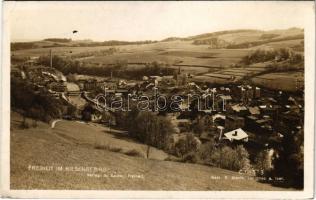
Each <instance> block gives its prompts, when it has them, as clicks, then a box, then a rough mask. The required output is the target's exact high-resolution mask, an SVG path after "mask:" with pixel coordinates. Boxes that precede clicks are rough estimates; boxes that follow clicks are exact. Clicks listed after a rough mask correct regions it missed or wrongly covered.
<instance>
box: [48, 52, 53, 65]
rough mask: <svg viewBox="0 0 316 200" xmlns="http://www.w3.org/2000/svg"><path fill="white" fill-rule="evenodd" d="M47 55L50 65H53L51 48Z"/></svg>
mask: <svg viewBox="0 0 316 200" xmlns="http://www.w3.org/2000/svg"><path fill="white" fill-rule="evenodd" d="M49 57H50V67H53V51H52V49H50V50H49Z"/></svg>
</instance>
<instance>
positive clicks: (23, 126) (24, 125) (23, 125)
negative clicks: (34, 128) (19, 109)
mask: <svg viewBox="0 0 316 200" xmlns="http://www.w3.org/2000/svg"><path fill="white" fill-rule="evenodd" d="M20 128H21V129H28V128H30V125H29V123H27V122H26V120H23V121H22V122H21V124H20Z"/></svg>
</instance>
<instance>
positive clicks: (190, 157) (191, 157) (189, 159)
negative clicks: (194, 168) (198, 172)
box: [182, 152, 198, 163]
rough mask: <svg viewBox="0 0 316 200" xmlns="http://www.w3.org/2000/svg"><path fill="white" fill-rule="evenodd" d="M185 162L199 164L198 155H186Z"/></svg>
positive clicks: (192, 153) (191, 153)
mask: <svg viewBox="0 0 316 200" xmlns="http://www.w3.org/2000/svg"><path fill="white" fill-rule="evenodd" d="M182 161H183V162H188V163H197V162H198V156H197V155H196V153H195V152H190V153H188V154H186V155H185V156H184V157H183V159H182Z"/></svg>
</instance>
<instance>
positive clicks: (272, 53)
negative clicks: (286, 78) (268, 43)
mask: <svg viewBox="0 0 316 200" xmlns="http://www.w3.org/2000/svg"><path fill="white" fill-rule="evenodd" d="M267 61H288V62H289V63H290V64H298V63H303V62H304V56H303V55H302V54H300V53H296V52H294V51H292V50H291V49H288V48H280V49H273V50H265V49H257V50H256V51H254V52H252V53H251V54H249V55H247V56H245V57H243V58H242V60H241V63H243V64H246V65H250V64H253V63H260V62H267Z"/></svg>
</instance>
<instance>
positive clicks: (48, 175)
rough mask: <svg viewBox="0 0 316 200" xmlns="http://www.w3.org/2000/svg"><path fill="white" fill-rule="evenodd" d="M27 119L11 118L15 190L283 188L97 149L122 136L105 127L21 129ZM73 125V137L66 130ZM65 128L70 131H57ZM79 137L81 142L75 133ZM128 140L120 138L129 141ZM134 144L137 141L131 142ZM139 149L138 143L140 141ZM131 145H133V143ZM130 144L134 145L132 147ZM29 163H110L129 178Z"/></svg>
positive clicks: (207, 169) (199, 167)
mask: <svg viewBox="0 0 316 200" xmlns="http://www.w3.org/2000/svg"><path fill="white" fill-rule="evenodd" d="M20 121H21V118H20V117H19V116H18V115H17V114H15V113H13V114H12V122H11V125H12V126H11V188H12V189H114V190H116V189H122V190H127V189H133V190H281V188H276V187H272V186H270V185H268V184H261V183H258V182H256V181H254V180H230V179H231V176H240V175H239V174H238V173H235V172H231V171H227V170H223V169H219V168H212V167H207V166H202V165H197V164H184V163H177V162H170V161H160V160H152V159H144V158H141V157H131V156H127V155H124V154H122V153H114V152H110V151H107V150H97V149H95V148H94V145H92V143H91V137H89V136H87V137H85V136H84V134H94V135H95V136H96V137H99V136H100V135H103V136H101V137H100V138H99V140H101V138H102V139H104V140H105V139H106V138H107V139H108V141H109V142H111V144H112V143H113V144H114V141H115V140H119V139H116V138H114V139H113V138H112V139H111V137H112V136H109V134H107V133H105V132H102V131H100V130H99V129H100V127H94V126H91V125H85V124H82V125H81V126H79V127H78V128H75V127H74V126H73V125H74V124H78V123H77V122H67V123H64V122H60V124H58V123H57V124H56V128H55V129H56V130H55V129H51V128H50V127H49V126H48V125H47V124H44V123H39V126H38V127H37V128H31V129H27V130H20V129H18V128H17V125H18V124H19V123H20ZM64 129H67V135H66V130H64ZM56 131H57V132H63V133H65V135H61V134H56V133H57V132H56ZM76 135H78V137H76V140H75V139H74V137H75V136H76ZM126 142H128V141H122V143H120V142H119V141H116V145H123V144H124V145H125V144H126ZM129 142H131V141H129ZM134 144H135V145H134V147H136V146H137V145H139V144H137V143H134ZM130 145H131V144H130ZM127 148H128V145H127ZM28 165H43V166H47V165H48V166H63V167H66V166H92V167H106V168H107V169H108V170H109V171H108V172H105V173H106V174H113V173H114V172H116V174H120V175H122V176H123V177H108V178H104V177H102V178H95V177H88V176H87V173H85V172H65V171H61V172H58V171H50V172H45V171H28V169H27V167H28ZM128 174H131V175H138V174H142V175H143V177H144V178H131V177H128ZM211 176H220V177H222V178H224V176H228V180H223V179H222V180H212V179H211Z"/></svg>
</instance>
